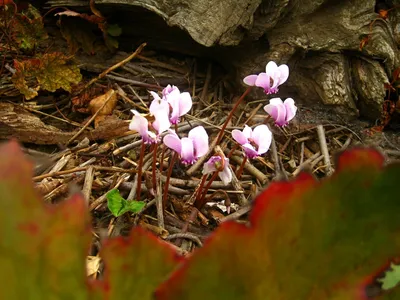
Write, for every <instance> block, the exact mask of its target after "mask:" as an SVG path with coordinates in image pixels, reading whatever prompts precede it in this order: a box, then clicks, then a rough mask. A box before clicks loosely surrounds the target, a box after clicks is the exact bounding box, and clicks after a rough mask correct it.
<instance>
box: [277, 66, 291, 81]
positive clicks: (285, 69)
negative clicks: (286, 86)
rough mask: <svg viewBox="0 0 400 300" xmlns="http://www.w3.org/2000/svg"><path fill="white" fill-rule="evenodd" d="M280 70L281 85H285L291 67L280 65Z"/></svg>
mask: <svg viewBox="0 0 400 300" xmlns="http://www.w3.org/2000/svg"><path fill="white" fill-rule="evenodd" d="M278 69H279V73H280V74H279V84H283V83H285V82H286V80H287V79H288V78H289V67H288V66H287V65H280V66H279V67H278Z"/></svg>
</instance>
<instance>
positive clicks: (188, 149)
mask: <svg viewBox="0 0 400 300" xmlns="http://www.w3.org/2000/svg"><path fill="white" fill-rule="evenodd" d="M181 143H182V149H181V160H182V162H183V163H185V164H192V163H194V162H195V161H196V158H195V157H194V148H193V141H192V140H191V139H189V138H182V139H181Z"/></svg>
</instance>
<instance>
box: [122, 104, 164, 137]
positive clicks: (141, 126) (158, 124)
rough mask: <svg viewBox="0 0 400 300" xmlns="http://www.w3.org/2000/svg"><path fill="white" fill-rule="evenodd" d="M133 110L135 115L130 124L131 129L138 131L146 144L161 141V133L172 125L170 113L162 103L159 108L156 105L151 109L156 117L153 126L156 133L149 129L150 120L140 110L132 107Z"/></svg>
mask: <svg viewBox="0 0 400 300" xmlns="http://www.w3.org/2000/svg"><path fill="white" fill-rule="evenodd" d="M131 112H132V113H133V117H132V121H131V122H130V124H129V130H135V131H137V132H138V133H139V134H140V136H141V137H142V140H143V142H144V143H145V144H152V143H158V142H159V141H160V134H161V133H163V132H164V131H166V130H168V129H169V127H170V126H171V123H170V122H169V119H168V114H167V113H166V110H165V108H163V106H162V105H161V106H159V107H157V108H156V107H154V108H153V111H151V113H152V114H153V115H154V118H155V121H154V122H153V123H152V127H153V128H154V130H155V131H156V133H155V132H153V131H151V130H149V121H147V119H146V118H145V117H143V116H142V115H141V114H140V113H139V112H138V111H136V110H134V109H132V110H131Z"/></svg>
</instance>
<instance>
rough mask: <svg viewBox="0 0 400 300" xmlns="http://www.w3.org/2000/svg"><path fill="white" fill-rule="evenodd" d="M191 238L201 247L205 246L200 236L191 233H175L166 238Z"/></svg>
mask: <svg viewBox="0 0 400 300" xmlns="http://www.w3.org/2000/svg"><path fill="white" fill-rule="evenodd" d="M181 238H182V239H189V240H192V241H193V242H195V243H196V244H197V245H198V246H199V247H203V243H202V242H201V240H200V239H199V237H197V236H195V235H194V234H191V233H187V232H186V233H174V234H170V235H169V236H167V237H166V238H165V239H166V240H173V239H181Z"/></svg>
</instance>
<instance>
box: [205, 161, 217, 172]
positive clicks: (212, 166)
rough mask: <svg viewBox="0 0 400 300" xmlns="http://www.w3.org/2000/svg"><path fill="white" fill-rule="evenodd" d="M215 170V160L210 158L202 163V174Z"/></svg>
mask: <svg viewBox="0 0 400 300" xmlns="http://www.w3.org/2000/svg"><path fill="white" fill-rule="evenodd" d="M216 170H217V168H216V167H215V162H214V161H212V160H211V158H210V159H209V160H208V161H207V162H206V163H204V165H203V175H205V174H211V173H214V172H215V171H216Z"/></svg>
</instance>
